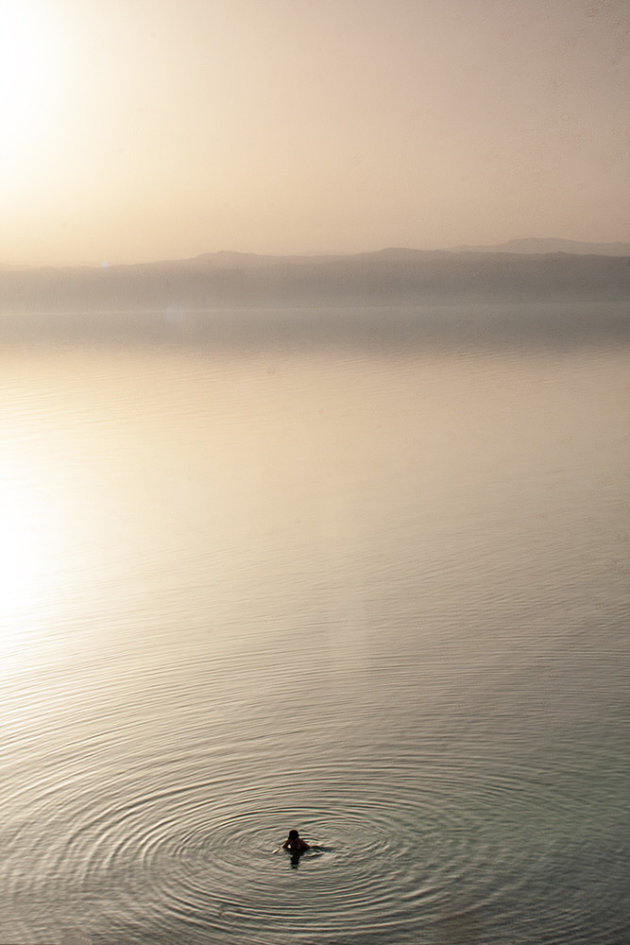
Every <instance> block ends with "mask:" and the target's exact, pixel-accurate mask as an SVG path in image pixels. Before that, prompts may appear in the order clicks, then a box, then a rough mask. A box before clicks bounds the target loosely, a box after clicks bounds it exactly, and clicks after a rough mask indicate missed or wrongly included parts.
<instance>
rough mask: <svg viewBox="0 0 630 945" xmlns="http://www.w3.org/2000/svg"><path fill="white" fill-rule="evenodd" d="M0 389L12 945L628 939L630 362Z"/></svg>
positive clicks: (94, 369)
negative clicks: (294, 830) (282, 834)
mask: <svg viewBox="0 0 630 945" xmlns="http://www.w3.org/2000/svg"><path fill="white" fill-rule="evenodd" d="M3 367H4V368H5V370H4V371H3V372H2V374H1V375H0V384H2V385H3V386H4V388H5V390H6V392H7V397H4V398H2V399H0V410H1V420H2V424H3V428H2V432H3V434H5V436H4V439H5V443H6V445H7V449H6V451H5V452H3V455H2V461H3V462H5V466H4V468H3V471H6V472H7V477H8V482H9V488H8V491H7V492H6V493H5V496H6V497H7V502H6V508H5V512H6V516H7V517H6V521H7V522H8V523H9V528H8V530H7V531H6V533H5V535H4V537H3V541H4V542H5V562H4V577H5V579H6V580H7V598H6V600H7V602H8V603H9V604H10V605H11V607H10V609H9V608H8V609H7V613H6V622H5V625H6V630H5V636H4V641H5V643H7V641H8V642H9V643H10V642H11V641H22V642H21V643H20V646H21V650H20V652H21V653H22V656H23V657H24V658H23V659H21V660H18V661H16V662H15V663H14V666H13V670H14V671H13V673H12V675H11V677H10V678H9V679H8V681H7V685H6V686H5V687H4V689H3V696H4V701H3V715H2V735H3V744H4V745H5V749H6V751H5V757H4V759H3V760H4V763H5V771H6V774H5V777H3V780H2V784H1V786H0V799H1V803H2V810H3V842H4V845H3V850H4V853H5V855H4V857H3V862H2V875H1V877H0V878H1V880H2V888H3V889H4V890H5V895H6V904H8V905H6V907H5V908H4V909H3V910H2V913H1V914H0V941H23V942H37V941H59V942H62V941H66V939H68V940H70V933H71V931H72V930H76V929H77V928H81V929H82V930H83V932H82V934H84V936H85V938H86V940H90V941H93V942H94V943H96V945H101V943H116V945H117V943H122V942H124V943H125V945H150V943H152V942H155V941H160V942H164V943H165V945H174V943H178V942H182V941H185V942H186V943H187V945H205V943H207V941H208V939H209V938H210V939H212V941H213V942H216V943H217V945H229V943H231V942H234V941H247V942H248V943H250V945H267V943H268V942H271V941H273V942H274V943H275V945H288V943H289V942H291V941H293V940H294V938H295V935H296V934H298V935H299V937H301V938H303V939H304V940H305V941H307V940H308V941H318V942H321V943H322V945H334V943H337V942H340V941H344V942H347V943H349V945H352V943H355V945H381V943H382V942H385V941H386V942H396V943H397V945H411V943H415V942H419V941H432V940H433V939H437V940H438V941H439V940H440V939H439V936H440V935H441V937H442V940H444V941H445V942H446V941H458V940H459V941H461V942H475V941H479V942H481V941H483V942H484V945H504V943H505V941H506V940H507V939H508V938H510V940H514V941H519V943H522V945H536V943H538V942H539V941H541V940H543V939H544V940H545V941H551V940H553V941H554V942H557V943H558V945H607V943H609V942H611V941H621V938H622V936H621V935H620V934H618V933H619V930H620V929H623V928H624V923H625V927H627V921H626V919H627V913H626V911H624V910H625V909H626V906H625V905H624V903H625V902H626V900H625V899H624V895H623V891H624V890H625V888H626V883H627V871H628V864H629V857H630V853H629V851H628V848H627V844H626V845H624V842H623V837H624V827H625V823H626V820H627V783H628V776H630V773H629V772H628V769H627V762H626V760H625V759H626V757H627V756H626V753H624V752H623V746H625V741H626V735H627V733H626V729H625V719H626V712H625V706H626V702H627V669H628V664H627V642H626V635H625V628H626V627H627V618H628V613H629V612H630V602H629V598H628V588H629V586H630V585H629V582H628V581H627V575H626V567H625V564H626V562H627V538H626V535H627V531H626V530H624V529H623V528H621V527H620V523H621V522H624V521H625V520H626V519H625V517H626V515H627V469H628V466H629V460H630V455H629V450H630V444H629V441H628V437H627V418H626V417H625V416H624V415H623V413H622V412H621V411H620V410H619V404H620V403H622V402H625V401H624V398H625V397H626V396H627V378H628V372H627V367H628V363H627V354H625V353H624V352H623V351H622V350H617V351H604V350H603V349H598V350H594V351H589V350H586V349H580V351H579V352H577V353H576V352H574V353H572V354H569V355H554V354H549V353H546V354H541V353H540V352H538V353H537V354H536V355H533V354H531V352H530V353H529V354H523V353H522V352H521V353H518V352H514V351H512V352H505V351H502V352H500V353H497V352H492V353H487V354H485V355H484V354H481V353H479V352H477V353H476V354H475V353H471V352H469V351H468V352H464V353H461V352H460V353H453V352H451V353H450V354H449V355H448V356H446V355H444V354H439V353H436V352H435V351H434V352H433V353H430V352H426V351H422V352H418V351H417V350H415V351H414V352H411V353H410V352H406V353H404V354H401V355H400V357H398V356H396V357H392V356H390V355H387V356H384V355H382V354H379V353H378V352H377V351H376V350H375V348H374V346H372V347H371V349H370V354H369V356H368V355H366V354H365V351H363V352H361V353H357V352H354V353H353V352H352V351H351V350H350V349H347V350H346V351H345V352H344V353H340V352H338V351H330V352H329V353H328V355H326V356H324V355H323V354H322V353H321V352H319V354H318V355H317V356H315V355H312V354H310V353H309V354H307V353H305V352H298V353H296V352H293V353H292V354H289V353H287V352H286V351H282V350H280V349H275V350H274V349H273V348H272V347H269V348H266V349H265V352H263V353H260V352H259V354H258V355H257V356H256V357H251V358H244V357H236V356H235V357H231V356H230V357H228V356H225V357H223V356H217V355H216V352H215V354H214V355H212V356H210V354H209V349H208V348H207V347H206V348H205V349H203V350H191V349H190V348H188V349H186V351H185V352H184V353H181V352H180V353H179V354H178V353H175V352H173V351H167V352H164V351H156V350H151V351H143V349H142V348H141V346H139V347H138V348H136V349H134V350H133V351H132V352H124V353H123V352H121V351H120V350H118V351H117V352H116V351H113V350H112V349H107V351H106V352H104V351H100V352H98V351H79V350H71V349H67V350H64V351H63V352H59V351H55V352H54V353H51V354H50V355H49V356H48V357H46V356H45V355H44V353H43V349H42V351H40V354H39V355H38V356H37V358H35V357H33V356H32V355H31V354H30V353H27V352H25V351H22V352H21V353H18V354H15V356H14V357H13V358H5V362H4V363H3ZM9 394H10V395H11V396H9ZM11 405H13V406H11ZM7 457H8V460H7ZM26 457H28V462H27V460H26ZM12 463H13V467H12V468H11V464H12ZM11 477H13V478H11ZM11 483H13V485H12V484H11ZM20 543H21V544H20ZM38 575H39V577H38ZM38 588H39V590H38ZM3 616H4V615H3ZM3 629H4V628H3ZM22 644H23V645H22ZM4 665H6V664H3V666H4ZM287 759H288V762H287ZM294 759H298V760H299V765H298V766H297V767H298V768H299V770H298V771H297V772H296V771H295V770H294V769H295V767H296V766H295V765H294V763H293V760H294ZM288 766H289V767H291V766H292V768H291V770H290V771H289V773H287V767H288ZM294 823H297V824H299V826H300V830H302V831H303V833H304V836H305V837H306V838H309V837H323V838H324V839H325V841H326V846H325V847H324V846H322V847H319V845H316V844H312V845H311V849H310V850H309V851H307V852H306V853H305V854H304V856H303V857H302V858H301V860H300V858H297V861H296V862H292V860H291V858H289V863H288V864H287V863H286V862H285V861H284V856H282V857H280V856H279V857H270V855H269V851H270V850H271V849H273V847H274V845H275V843H276V842H277V837H278V828H279V825H286V826H289V825H291V824H294ZM620 838H622V839H620ZM298 867H299V877H298V878H297V881H296V877H295V874H294V872H293V871H294V870H297V869H298ZM567 928H568V929H570V932H567V931H566V929H567ZM506 929H509V930H510V931H509V935H508V934H507V933H506ZM296 930H299V931H298V932H297V933H296ZM576 930H577V931H576Z"/></svg>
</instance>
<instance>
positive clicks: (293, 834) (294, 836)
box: [289, 830, 300, 840]
mask: <svg viewBox="0 0 630 945" xmlns="http://www.w3.org/2000/svg"><path fill="white" fill-rule="evenodd" d="M299 836H300V835H299V833H298V832H297V830H289V840H297V839H298V837H299Z"/></svg>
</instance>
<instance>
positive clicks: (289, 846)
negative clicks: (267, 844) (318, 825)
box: [282, 830, 311, 856]
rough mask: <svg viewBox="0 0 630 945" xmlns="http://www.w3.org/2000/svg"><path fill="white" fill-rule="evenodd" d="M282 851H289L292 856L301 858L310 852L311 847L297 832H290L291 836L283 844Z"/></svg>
mask: <svg viewBox="0 0 630 945" xmlns="http://www.w3.org/2000/svg"><path fill="white" fill-rule="evenodd" d="M282 849H283V850H288V851H289V853H290V854H291V856H300V855H301V854H302V853H305V852H306V851H307V850H310V849H311V847H310V845H309V844H308V843H307V842H306V840H302V838H301V836H300V835H299V833H298V832H297V830H289V836H288V837H287V839H286V840H285V842H284V843H283V844H282Z"/></svg>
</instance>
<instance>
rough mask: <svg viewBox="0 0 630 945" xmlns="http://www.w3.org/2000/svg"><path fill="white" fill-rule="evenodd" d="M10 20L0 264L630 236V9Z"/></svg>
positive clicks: (193, 7) (354, 2) (536, 4)
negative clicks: (225, 251) (227, 251)
mask: <svg viewBox="0 0 630 945" xmlns="http://www.w3.org/2000/svg"><path fill="white" fill-rule="evenodd" d="M0 11H1V16H2V22H1V23H0V88H1V90H2V91H1V92H0V94H1V95H2V102H1V111H0V134H1V135H2V141H1V142H0V263H10V264H11V263H53V264H58V263H70V262H77V261H78V262H88V263H99V262H102V261H106V260H107V261H110V262H121V261H122V262H126V261H135V260H145V259H154V258H166V257H170V258H175V257H185V256H190V255H195V254H197V253H202V252H211V251H215V250H220V249H235V250H243V251H253V252H270V253H284V252H318V251H323V250H333V251H348V252H353V251H361V250H369V249H378V248H381V247H384V246H401V245H405V246H413V247H417V248H428V249H430V248H441V247H448V246H452V245H455V244H458V243H471V242H475V243H494V242H499V241H502V240H505V239H510V238H512V237H520V236H556V237H566V238H571V239H585V240H602V241H609V240H628V239H629V238H630V105H629V102H630V39H629V35H630V5H629V4H628V3H627V0H523V2H518V0H0Z"/></svg>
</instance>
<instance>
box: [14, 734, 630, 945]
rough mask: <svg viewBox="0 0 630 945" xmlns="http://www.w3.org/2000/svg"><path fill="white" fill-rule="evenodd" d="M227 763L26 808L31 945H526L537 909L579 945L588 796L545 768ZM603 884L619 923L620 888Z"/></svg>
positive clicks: (75, 792) (22, 886) (138, 775)
mask: <svg viewBox="0 0 630 945" xmlns="http://www.w3.org/2000/svg"><path fill="white" fill-rule="evenodd" d="M180 761H181V759H180ZM184 767H185V766H184ZM216 767H217V773H216V775H215V776H214V777H210V778H206V779H194V778H186V779H183V778H182V772H181V770H180V771H177V769H176V768H175V766H173V768H172V770H171V771H170V774H171V777H169V765H168V763H165V762H164V760H163V761H162V763H161V765H160V767H159V769H154V770H150V769H148V770H147V769H144V770H143V769H142V765H141V764H138V765H137V767H136V768H135V769H133V770H131V771H128V772H127V774H126V777H125V779H124V780H122V781H119V782H118V784H117V785H116V788H115V790H112V791H111V792H109V793H108V792H106V791H105V792H103V791H102V790H100V791H99V789H98V787H97V786H96V785H95V784H90V785H87V784H86V783H85V781H84V780H82V779H81V778H79V777H77V778H76V779H69V780H68V781H67V783H66V784H65V785H64V784H57V785H56V786H55V787H51V788H50V789H49V790H47V791H41V792H39V793H38V794H37V797H35V796H34V795H33V794H31V795H29V798H28V799H26V798H25V800H26V807H25V810H24V820H23V824H22V827H21V829H20V828H18V829H16V831H15V834H14V836H13V837H12V838H11V846H12V847H13V848H17V847H20V848H21V861H22V863H23V862H24V848H25V847H28V860H29V861H30V862H31V863H32V864H36V866H37V869H36V871H35V870H34V871H33V873H32V874H31V875H29V874H26V873H25V872H24V870H23V869H22V870H20V869H17V868H16V869H15V870H14V871H11V864H9V875H8V881H9V892H10V894H11V895H12V897H13V901H14V902H22V903H24V902H26V901H28V903H29V921H28V922H27V923H26V924H25V925H24V930H23V933H22V934H23V941H24V942H30V941H33V942H36V941H37V940H38V939H37V936H36V935H35V936H34V937H33V932H34V930H35V932H37V930H42V931H44V930H45V931H46V933H47V934H49V935H55V936H58V938H56V939H55V940H56V941H59V942H62V941H66V940H67V941H68V942H69V943H72V942H73V939H72V935H75V936H76V935H77V934H78V931H77V930H78V929H79V928H80V930H81V935H82V936H83V939H84V940H85V941H87V942H98V943H101V942H106V941H107V942H118V941H121V942H122V941H129V942H143V943H147V942H154V941H155V942H157V941H160V942H168V943H171V942H173V943H174V942H177V941H183V940H185V941H187V942H193V943H195V942H197V941H198V942H202V941H209V940H213V939H212V934H213V933H214V934H215V935H217V936H218V937H219V938H218V940H220V941H231V940H234V941H236V940H237V939H241V940H244V937H245V938H246V940H247V941H248V942H253V943H260V945H262V943H268V942H270V941H273V942H279V943H282V942H285V941H286V942H288V941H296V940H300V941H305V942H311V941H312V942H315V941H317V942H330V943H332V942H335V943H340V942H353V943H354V942H357V943H358V942H361V943H368V942H375V943H376V942H385V941H391V942H399V943H407V942H409V943H410V942H412V941H413V942H423V941H427V942H430V941H433V940H434V938H432V936H435V935H439V934H442V932H440V930H441V929H446V930H448V929H449V928H451V927H453V928H460V927H461V928H466V929H468V932H467V933H466V934H469V935H471V936H474V935H481V930H483V938H481V939H478V940H479V941H484V942H488V943H493V942H496V943H499V942H502V941H505V940H506V939H505V937H504V936H505V934H506V929H508V928H509V930H510V933H509V934H510V936H511V937H510V941H512V942H515V943H518V942H523V943H525V942H531V941H534V940H535V939H534V934H535V933H534V929H535V921H536V913H535V911H534V912H531V913H530V912H529V910H528V909H527V908H523V904H524V903H526V902H527V901H528V900H530V899H532V900H535V902H536V908H537V909H539V910H542V911H544V912H545V914H546V929H547V932H549V929H555V932H556V933H557V941H563V940H565V939H563V934H564V932H565V931H566V929H565V926H566V922H567V907H568V906H570V900H571V891H570V877H567V876H563V875H562V874H561V873H559V872H558V861H559V860H564V861H565V863H566V861H567V860H568V859H569V860H570V856H572V855H576V856H579V855H580V838H579V837H575V835H574V834H575V831H574V828H573V826H572V825H574V823H575V819H576V806H575V799H569V798H567V797H563V796H562V794H560V793H559V792H555V791H552V790H551V789H549V788H548V787H547V786H546V785H545V781H544V779H543V778H542V777H540V778H537V776H536V773H535V772H531V771H530V772H528V773H526V772H525V770H521V769H514V768H512V769H510V770H507V769H506V770H503V771H498V772H496V773H495V774H494V775H492V776H490V775H489V774H488V764H487V760H484V759H483V758H476V759H474V758H472V757H471V758H470V759H468V760H467V762H466V764H459V765H458V766H454V765H452V764H450V765H449V763H448V762H446V761H445V760H444V759H443V758H442V759H440V756H439V754H434V753H433V752H432V751H429V750H427V752H426V753H425V754H424V755H421V756H416V757H409V758H408V759H407V761H406V762H404V763H403V762H401V761H400V760H398V761H397V762H396V761H395V760H394V759H393V758H392V759H390V760H389V761H388V760H387V759H386V758H382V759H381V761H380V763H379V764H378V765H376V764H373V763H372V764H368V763H366V762H365V760H363V761H361V760H360V759H355V760H354V761H352V762H350V761H346V762H344V763H340V764H338V765H337V768H336V770H331V768H330V767H329V766H324V765H322V766H320V767H317V766H314V765H313V766H309V767H307V768H305V769H304V770H303V771H302V772H301V773H300V777H299V784H298V785H297V786H296V784H295V783H293V782H292V781H287V780H286V779H284V780H283V779H281V778H280V777H278V776H272V775H270V774H267V775H264V776H258V777H256V778H254V777H252V776H250V775H249V774H248V775H246V773H245V771H244V770H243V768H242V766H241V767H240V768H237V769H236V770H234V768H233V766H232V770H231V772H230V768H231V763H230V759H229V758H228V757H227V756H226V757H225V758H223V759H222V761H221V760H220V759H217V763H216ZM464 772H465V774H464ZM158 776H159V777H158ZM143 782H144V788H145V790H144V793H143V792H142V790H141V788H142V784H143ZM148 782H151V783H153V789H152V790H151V791H146V784H147V783H148ZM578 813H579V811H578ZM584 815H585V820H586V815H587V811H586V809H585V810H584ZM36 823H39V824H43V825H44V829H43V830H36V829H34V824H36ZM293 826H297V827H298V829H299V830H300V832H301V833H302V835H303V836H305V837H306V838H307V839H309V840H310V841H311V842H312V843H313V844H314V845H315V846H316V848H315V849H313V850H311V851H309V852H308V853H307V854H305V855H304V856H303V857H302V858H301V860H300V862H299V864H297V866H296V864H294V863H292V862H291V860H290V858H289V857H288V856H287V855H286V854H285V853H284V852H282V851H280V852H277V848H278V847H279V845H280V843H281V842H282V840H283V839H284V837H285V835H286V832H287V830H288V828H290V827H293ZM572 834H573V835H572ZM274 851H276V852H274ZM515 851H519V852H518V854H517V855H516V856H515ZM621 869H622V867H621V865H620V867H619V870H621ZM610 870H611V868H610V865H609V867H608V878H609V879H610ZM613 872H614V867H613ZM42 877H43V879H42ZM621 879H622V876H621V873H620V876H619V880H620V881H621ZM593 881H594V882H595V883H596V884H597V878H596V877H593ZM598 885H599V887H600V888H599V894H600V896H601V897H602V899H601V908H602V912H603V911H604V910H605V907H606V904H607V899H610V894H608V896H607V893H606V885H605V884H604V883H603V882H601V881H600V882H599V884H598ZM613 885H614V884H613ZM567 895H569V902H568V903H567ZM51 903H55V904H57V905H56V907H55V909H56V911H57V912H58V913H63V915H64V918H63V919H59V918H55V916H54V914H51V911H50V904H51ZM59 904H61V905H59ZM609 904H610V905H611V903H609ZM532 905H533V902H532ZM54 911H55V910H53V912H54ZM69 915H74V916H76V917H77V925H76V926H75V927H73V926H72V925H71V924H70V925H69V924H68V916H69ZM35 918H36V919H37V921H35ZM79 920H80V921H79ZM614 923H615V919H614V911H613V912H610V911H609V920H608V922H607V923H605V925H604V927H603V928H601V927H600V930H599V936H600V937H599V938H597V937H593V935H592V930H590V932H589V931H585V932H584V933H583V934H582V933H580V932H578V933H576V934H575V935H574V936H572V937H571V938H570V941H571V942H575V943H578V942H586V941H587V940H588V941H590V942H591V943H592V942H596V941H601V942H606V941H609V940H610V939H609V938H607V937H606V936H607V935H609V934H610V933H611V927H612V926H614ZM606 926H607V928H606ZM436 930H437V931H436ZM27 933H28V934H27ZM444 934H447V933H446V932H444ZM448 934H450V933H448ZM29 935H31V938H29V937H28V936H29ZM209 935H210V936H211V937H210V939H208V936H209ZM587 935H588V936H589V937H588V938H587V937H585V936H587ZM182 936H183V938H182ZM476 940H477V939H475V938H474V937H473V938H470V941H476ZM554 940H555V939H554Z"/></svg>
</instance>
